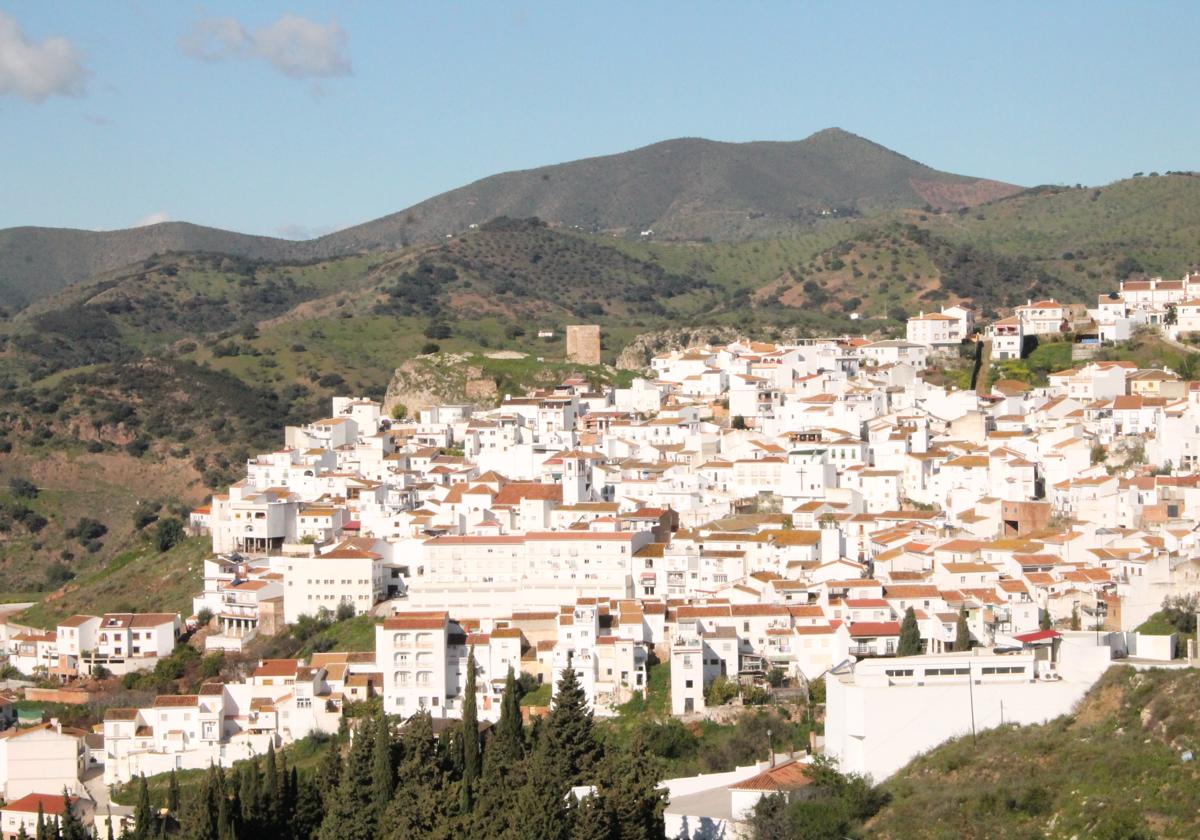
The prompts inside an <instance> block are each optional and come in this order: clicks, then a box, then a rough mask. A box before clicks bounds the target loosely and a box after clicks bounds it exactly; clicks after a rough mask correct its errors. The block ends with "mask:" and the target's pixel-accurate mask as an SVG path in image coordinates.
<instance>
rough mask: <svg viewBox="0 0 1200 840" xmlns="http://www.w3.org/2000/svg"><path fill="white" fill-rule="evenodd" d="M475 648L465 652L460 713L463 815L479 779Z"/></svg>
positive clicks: (468, 809) (471, 801)
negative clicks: (465, 665)
mask: <svg viewBox="0 0 1200 840" xmlns="http://www.w3.org/2000/svg"><path fill="white" fill-rule="evenodd" d="M475 683H476V676H475V646H474V645H471V649H470V650H469V651H468V652H467V687H466V691H465V692H464V694H463V713H462V755H463V762H462V766H463V770H462V788H461V789H460V790H461V797H462V802H461V804H460V807H461V809H462V812H463V813H464V814H469V813H470V812H471V807H472V805H473V804H474V803H473V800H472V797H473V794H474V789H475V783H476V781H477V780H478V778H479V713H478V712H477V711H476V709H475V689H476V684H475Z"/></svg>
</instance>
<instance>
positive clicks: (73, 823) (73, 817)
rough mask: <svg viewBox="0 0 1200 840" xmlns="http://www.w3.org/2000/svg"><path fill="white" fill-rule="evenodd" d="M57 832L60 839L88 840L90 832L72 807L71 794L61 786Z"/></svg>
mask: <svg viewBox="0 0 1200 840" xmlns="http://www.w3.org/2000/svg"><path fill="white" fill-rule="evenodd" d="M59 832H60V833H61V834H62V840H88V838H90V837H91V833H90V832H89V831H88V830H87V829H86V828H84V825H83V822H82V820H80V819H79V814H78V813H76V811H75V809H74V808H73V807H72V803H71V795H70V794H69V793H67V789H66V788H63V815H62V817H61V818H60V820H59Z"/></svg>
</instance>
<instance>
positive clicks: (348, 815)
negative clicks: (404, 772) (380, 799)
mask: <svg viewBox="0 0 1200 840" xmlns="http://www.w3.org/2000/svg"><path fill="white" fill-rule="evenodd" d="M372 724H373V721H372V720H371V719H370V718H364V719H363V720H362V721H361V722H360V723H359V725H358V731H357V732H356V733H355V737H354V741H353V743H352V744H351V745H350V752H349V753H348V754H347V755H346V762H345V765H344V766H343V767H342V772H341V778H340V779H339V781H338V786H337V792H336V794H335V795H334V796H333V797H332V799H331V800H329V801H328V804H327V805H326V810H325V819H324V820H323V821H322V822H321V829H320V831H319V832H318V833H317V836H318V838H319V839H320V840H375V838H376V837H378V836H379V832H378V827H379V821H378V819H377V817H378V812H377V811H376V809H375V806H374V803H373V801H372V800H373V798H374V797H373V795H372V761H371V754H372V752H373V751H374V738H373V736H374V729H375V727H374V726H373V725H372Z"/></svg>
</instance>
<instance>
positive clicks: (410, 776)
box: [378, 711, 463, 840]
mask: <svg viewBox="0 0 1200 840" xmlns="http://www.w3.org/2000/svg"><path fill="white" fill-rule="evenodd" d="M453 750H454V748H453V747H449V749H447V746H446V745H445V744H444V743H440V742H439V740H438V739H437V738H435V737H434V735H433V720H432V718H431V717H430V716H429V712H427V711H421V712H418V713H417V714H415V715H413V716H412V717H411V718H410V719H409V721H408V723H407V724H406V725H405V727H404V730H403V733H402V735H401V738H400V755H401V759H400V764H399V767H398V768H397V774H396V776H397V779H398V780H399V781H398V784H397V786H396V792H395V795H393V796H392V801H391V804H390V805H389V806H388V809H387V812H386V813H385V814H384V820H383V825H382V826H381V827H380V830H379V834H378V836H379V837H382V838H387V840H408V838H410V837H421V838H428V840H443V838H445V840H451V838H456V837H458V836H460V835H462V833H463V832H462V831H461V828H462V821H461V819H460V817H461V813H460V811H459V808H458V805H459V792H458V789H457V784H458V783H457V782H456V781H454V780H453V779H452V778H451V774H450V773H448V772H447V767H448V766H449V765H450V764H452V763H454V761H456V760H457V759H454V757H453V756H452V755H451V752H453Z"/></svg>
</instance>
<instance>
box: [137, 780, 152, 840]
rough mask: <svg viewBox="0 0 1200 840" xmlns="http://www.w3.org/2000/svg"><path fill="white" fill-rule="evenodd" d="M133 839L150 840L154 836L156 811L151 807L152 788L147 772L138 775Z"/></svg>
mask: <svg viewBox="0 0 1200 840" xmlns="http://www.w3.org/2000/svg"><path fill="white" fill-rule="evenodd" d="M133 823H134V827H133V835H132V838H133V840H150V838H151V837H153V836H154V833H155V832H154V829H155V828H156V827H157V826H155V825H154V811H152V810H151V809H150V789H149V788H148V787H146V776H145V774H142V775H139V776H138V799H137V805H136V806H135V807H134V809H133Z"/></svg>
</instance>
